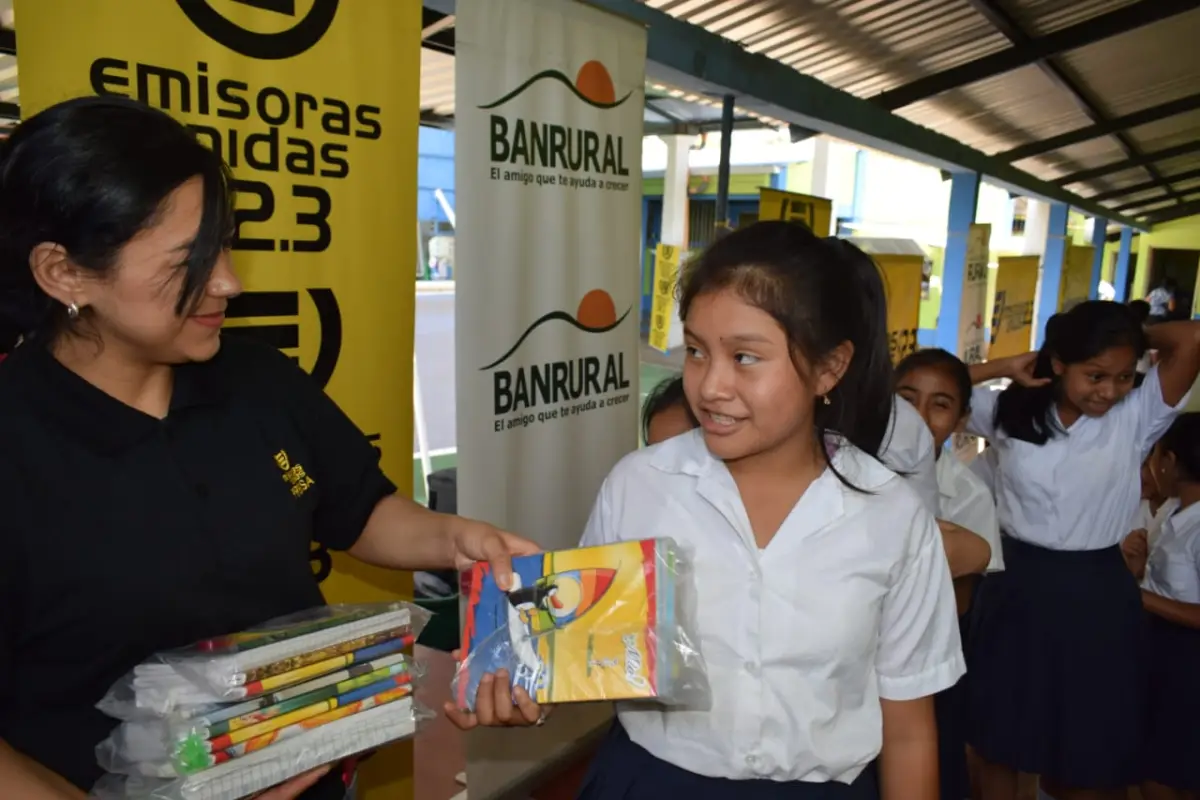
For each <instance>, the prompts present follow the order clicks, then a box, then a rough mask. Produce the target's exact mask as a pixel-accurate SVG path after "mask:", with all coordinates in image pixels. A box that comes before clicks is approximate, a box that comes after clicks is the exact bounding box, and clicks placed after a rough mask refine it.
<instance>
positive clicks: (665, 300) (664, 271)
mask: <svg viewBox="0 0 1200 800" xmlns="http://www.w3.org/2000/svg"><path fill="white" fill-rule="evenodd" d="M678 282H679V248H678V247H676V246H675V245H671V244H660V245H658V247H657V248H655V250H654V299H653V300H652V301H651V305H650V346H651V347H653V348H654V349H655V350H658V351H659V352H662V353H665V352H667V351H668V350H670V349H671V346H670V344H669V341H668V339H669V336H670V331H671V319H672V317H674V316H675V286H676V284H678Z"/></svg>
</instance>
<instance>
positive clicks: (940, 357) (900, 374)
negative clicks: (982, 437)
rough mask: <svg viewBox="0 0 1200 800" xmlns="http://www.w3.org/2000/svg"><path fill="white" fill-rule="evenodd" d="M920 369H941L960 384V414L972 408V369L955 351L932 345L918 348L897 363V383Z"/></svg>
mask: <svg viewBox="0 0 1200 800" xmlns="http://www.w3.org/2000/svg"><path fill="white" fill-rule="evenodd" d="M919 369H936V370H940V371H941V372H942V373H943V374H945V375H946V376H947V377H948V378H950V380H952V381H954V382H955V383H956V384H958V396H959V397H960V398H961V406H962V407H961V409H960V410H959V414H966V413H968V412H969V411H970V410H971V389H972V388H973V384H972V383H971V371H970V370H969V369H967V365H966V364H964V363H963V361H962V359H960V358H959V357H958V356H956V355H954V354H953V353H950V352H947V351H945V350H942V349H940V348H936V347H931V348H929V349H928V350H918V351H917V352H915V353H913V354H912V355H910V356H908V357H907V358H905V359H904V360H903V361H901V362H900V363H899V364H897V365H896V385H897V386H899V385H900V381H902V380H904V376H905V375H908V374H909V373H910V372H915V371H917V370H919Z"/></svg>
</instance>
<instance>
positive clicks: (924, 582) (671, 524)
mask: <svg viewBox="0 0 1200 800" xmlns="http://www.w3.org/2000/svg"><path fill="white" fill-rule="evenodd" d="M884 308H885V302H884V294H883V285H882V282H881V280H880V277H879V274H878V272H877V270H876V268H875V266H874V264H873V263H872V262H871V260H870V259H869V258H868V257H867V256H865V255H864V254H863V253H862V252H861V251H859V250H857V249H856V248H854V247H853V246H851V245H849V244H847V243H845V242H841V241H838V240H834V239H820V238H817V237H816V236H814V235H813V234H812V232H811V231H809V230H808V229H807V228H806V227H804V226H801V225H797V224H794V223H785V222H763V223H758V224H756V225H752V226H749V227H746V228H742V229H740V230H738V231H734V232H732V233H730V234H729V235H727V236H726V237H724V238H722V239H721V240H720V241H718V242H717V243H715V244H714V245H712V246H711V247H710V248H709V249H708V250H707V251H706V252H705V253H704V255H703V256H701V257H700V258H699V259H697V260H696V261H695V262H694V263H693V264H692V265H691V266H690V267H689V268H688V270H687V271H686V273H685V276H684V279H683V285H682V292H681V300H680V315H681V317H682V319H683V321H684V330H685V341H686V346H687V357H686V361H685V365H684V371H683V386H684V393H685V395H686V397H687V401H688V405H689V407H690V408H691V410H692V412H693V413H694V414H695V416H696V418H697V419H698V420H699V422H700V428H699V429H697V430H694V431H692V432H691V433H687V434H684V435H682V436H676V437H675V438H673V439H670V440H668V441H666V442H663V443H662V444H660V445H658V446H656V447H651V448H646V449H643V450H640V451H638V452H636V453H631V454H630V455H628V456H627V457H626V458H624V459H623V460H622V461H621V462H620V463H619V464H618V465H617V466H616V467H615V468H614V469H613V471H612V473H611V474H610V475H609V477H608V478H607V479H606V481H605V483H604V485H603V487H602V489H601V491H600V495H599V497H598V499H597V501H596V505H595V508H594V509H593V512H592V516H591V519H590V520H589V522H588V525H587V530H586V532H585V534H584V537H583V543H584V544H601V543H606V542H613V541H618V540H622V539H630V538H642V537H648V536H649V537H653V536H670V537H673V538H675V539H676V540H678V541H680V542H681V543H682V544H683V545H684V546H685V547H686V548H688V549H689V550H690V551H691V553H692V558H693V560H694V564H695V583H696V589H697V592H698V604H697V605H698V608H697V614H696V628H697V631H698V636H699V647H700V650H701V653H702V655H703V657H704V659H705V661H706V664H707V668H708V677H709V681H710V683H711V687H712V701H711V706H709V707H707V708H704V709H699V708H697V709H672V710H663V709H661V708H657V707H648V706H646V705H644V704H643V705H636V704H621V705H620V706H619V709H618V711H619V722H618V723H617V724H615V725H614V727H613V729H612V732H611V733H610V735H609V736H608V738H607V739H606V741H605V742H604V743H603V745H602V746H601V748H600V751H599V753H598V754H597V757H596V759H595V761H594V763H593V764H592V767H591V770H590V772H589V774H588V776H587V778H586V779H585V783H584V786H583V788H582V790H581V795H580V796H581V797H582V798H585V799H586V800H609V799H610V798H612V799H613V800H615V799H616V798H622V799H623V800H643V798H645V799H646V800H649V798H654V799H655V800H658V799H659V798H662V797H688V798H690V799H693V800H706V799H707V798H730V799H731V800H734V799H736V800H759V798H780V799H781V800H783V799H784V798H787V799H788V800H791V799H793V798H794V799H795V800H816V799H818V798H819V799H821V800H824V799H825V798H829V799H830V800H834V799H836V800H842V799H843V798H845V799H849V798H854V799H855V800H857V799H858V798H862V799H863V800H873V799H874V798H878V797H882V798H884V799H885V800H935V798H937V796H938V789H937V731H936V727H935V722H934V715H933V703H932V699H931V698H932V695H933V694H935V693H936V692H938V691H940V690H941V689H944V688H945V687H947V686H951V685H953V684H954V683H955V681H957V680H958V678H959V677H960V676H961V675H962V674H963V671H964V666H963V658H962V653H961V648H960V643H959V634H958V627H957V625H956V623H955V613H954V596H953V588H952V586H951V583H950V574H949V570H948V568H947V566H946V558H945V554H944V552H943V551H942V547H941V542H940V539H939V537H938V530H937V526H936V524H935V523H934V520H933V516H932V515H931V514H929V513H928V512H927V511H925V509H924V508H923V507H922V505H921V503H920V501H919V500H918V498H917V497H916V495H915V494H914V492H913V491H912V490H911V489H910V488H909V487H908V486H906V485H905V484H904V483H902V481H901V480H900V479H899V478H897V476H896V475H895V474H894V473H893V472H891V471H890V470H888V469H887V468H885V467H884V466H883V465H882V464H881V463H880V462H879V461H878V460H877V459H876V457H875V456H876V454H877V453H879V451H880V447H881V444H882V443H883V441H884V438H885V436H886V434H887V432H888V428H889V419H890V417H891V414H892V408H893V406H894V402H893V396H892V386H891V382H892V369H891V365H890V362H889V358H888V351H887V344H886V335H885V330H886V326H885V311H884ZM503 697H504V695H503V693H501V695H500V699H503ZM876 761H877V762H878V770H875V769H873V768H872V764H873V763H874V762H876Z"/></svg>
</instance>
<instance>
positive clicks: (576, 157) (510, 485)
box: [455, 0, 646, 798]
mask: <svg viewBox="0 0 1200 800" xmlns="http://www.w3.org/2000/svg"><path fill="white" fill-rule="evenodd" d="M456 16H457V22H456V25H455V41H456V59H455V60H456V65H455V67H456V80H455V87H456V103H455V105H456V123H455V128H456V131H457V141H456V146H455V159H456V164H455V167H456V183H455V188H456V193H455V194H456V197H457V203H458V208H457V212H458V219H457V226H456V242H455V253H456V258H457V265H456V266H457V274H456V276H455V278H456V283H457V285H456V289H455V291H456V307H455V320H456V321H455V336H456V344H455V358H456V367H455V369H456V379H457V390H456V394H457V423H458V424H457V440H458V511H459V513H461V514H464V515H467V516H471V517H475V518H478V519H483V520H487V521H488V522H491V523H493V524H496V525H499V526H501V527H503V528H505V529H507V530H511V531H514V532H516V533H520V534H522V535H524V536H528V537H529V538H531V539H534V540H536V541H537V542H538V543H539V544H541V545H542V546H543V547H545V548H546V549H557V548H568V547H574V546H575V545H576V544H577V543H578V541H579V536H580V535H581V534H582V532H583V528H584V525H585V523H586V522H587V517H588V514H589V513H590V511H591V508H592V504H593V503H594V502H595V499H596V494H597V492H598V491H599V489H600V485H601V483H602V482H603V480H604V478H605V476H606V475H607V474H608V472H609V470H611V469H612V467H613V465H614V464H616V462H617V461H618V460H619V459H620V458H621V457H622V456H624V455H625V454H626V453H628V452H630V451H632V450H634V449H636V448H637V446H638V425H637V420H638V411H639V409H638V405H639V396H638V330H639V324H638V323H639V303H640V286H639V278H640V276H639V271H638V264H639V263H640V257H641V252H640V248H641V243H640V238H641V215H642V117H643V104H644V102H645V99H644V82H645V64H646V32H645V29H644V28H643V27H642V26H640V25H637V24H634V23H631V22H629V21H628V20H625V19H623V18H620V17H617V16H613V15H610V14H608V13H605V12H602V11H598V10H596V9H595V8H592V7H589V6H585V5H582V4H579V3H576V2H572V0H503V2H499V1H498V0H458V3H457V5H456ZM572 711H573V712H574V713H568V714H556V715H555V717H554V719H553V720H552V721H551V724H550V725H547V726H546V728H545V729H543V730H542V731H539V732H538V734H540V735H534V739H533V740H529V741H523V742H521V743H519V744H517V745H514V743H513V742H512V741H511V740H512V739H513V738H514V737H511V736H503V735H501V736H487V735H485V734H482V733H481V734H473V735H472V737H471V741H470V742H469V743H468V764H469V767H468V779H469V782H470V792H471V797H472V798H475V797H476V795H479V796H480V797H481V798H485V797H488V796H491V795H492V794H494V793H496V792H499V791H502V790H503V789H504V788H505V787H506V786H511V785H512V782H513V781H515V780H519V778H520V776H521V775H523V774H528V773H529V772H530V771H531V770H534V769H537V767H538V766H539V763H538V762H541V761H543V760H545V759H548V758H554V757H555V756H556V755H559V754H561V752H562V748H564V747H568V746H569V745H570V742H571V741H572V740H574V739H576V738H578V737H579V736H580V735H582V734H584V733H586V732H587V731H588V730H589V729H591V728H594V727H595V726H596V725H597V724H603V723H604V722H605V721H606V715H607V713H608V712H607V710H606V709H604V708H602V707H599V706H597V707H593V708H592V709H590V710H588V709H581V710H579V711H577V712H575V710H572ZM584 712H587V713H584ZM552 729H553V730H552ZM530 733H532V732H530ZM501 734H503V731H501ZM515 738H517V739H521V740H525V739H527V738H528V737H527V736H522V737H515ZM535 740H536V741H535ZM514 747H516V751H515V752H508V751H512V750H513V748H514Z"/></svg>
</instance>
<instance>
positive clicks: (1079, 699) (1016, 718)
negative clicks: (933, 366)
mask: <svg viewBox="0 0 1200 800" xmlns="http://www.w3.org/2000/svg"><path fill="white" fill-rule="evenodd" d="M1147 347H1150V348H1153V349H1154V350H1156V351H1158V354H1159V360H1158V363H1157V364H1155V365H1154V366H1153V367H1152V368H1151V369H1150V371H1149V372H1148V373H1147V374H1146V377H1145V380H1144V382H1143V383H1142V384H1141V385H1140V386H1138V387H1137V388H1136V389H1135V388H1134V383H1135V375H1136V364H1137V361H1138V359H1139V358H1140V357H1141V355H1142V354H1143V352H1144V351H1145V350H1146V348H1147ZM970 369H971V378H972V380H973V381H974V382H975V383H980V382H984V381H988V380H992V379H996V378H1011V379H1012V380H1013V383H1012V384H1011V385H1010V386H1008V388H1006V389H1005V390H1004V391H1003V392H1000V393H995V392H992V391H990V390H987V389H983V388H977V389H976V390H975V392H974V395H973V397H972V414H971V421H970V423H969V425H968V431H969V432H971V433H974V434H976V435H980V436H984V437H986V438H988V439H989V441H990V442H991V444H992V446H993V448H994V449H995V450H996V452H997V458H998V460H999V470H998V480H997V497H996V501H997V510H998V514H999V518H1000V527H1001V531H1002V532H1003V551H1004V561H1005V569H1004V571H1003V572H1000V573H997V574H996V575H993V576H989V577H988V579H987V580H986V581H984V582H983V586H982V588H981V590H980V593H979V597H978V598H977V600H976V602H977V603H978V605H979V611H978V614H977V616H976V627H975V628H974V629H973V631H972V636H971V640H970V642H971V652H970V653H969V654H968V657H969V661H970V664H971V668H972V674H971V680H970V681H969V683H968V695H969V704H968V705H969V713H968V728H969V730H968V741H969V742H970V744H971V745H972V746H973V747H974V749H975V750H976V751H977V752H978V753H979V755H980V757H981V758H982V759H983V761H984V762H985V764H984V768H983V775H982V783H983V792H984V798H985V800H1002V799H1003V800H1012V798H1013V797H1015V795H1016V775H1017V772H1027V773H1033V774H1038V775H1040V776H1041V779H1042V786H1043V788H1044V789H1045V790H1046V791H1047V793H1049V794H1051V795H1052V796H1053V797H1055V798H1057V800H1076V799H1077V798H1078V799H1079V800H1084V799H1086V800H1092V799H1093V798H1104V799H1107V798H1114V800H1115V798H1122V800H1123V798H1124V797H1125V791H1126V787H1127V786H1129V785H1131V784H1133V783H1136V782H1137V781H1138V780H1139V776H1140V759H1141V751H1142V742H1143V738H1144V737H1143V731H1144V720H1145V711H1146V704H1145V691H1144V689H1145V680H1144V678H1145V675H1144V663H1143V660H1142V657H1143V650H1142V648H1141V647H1140V646H1139V643H1140V642H1141V641H1142V636H1143V632H1144V624H1145V619H1144V615H1143V611H1142V595H1141V592H1140V591H1139V590H1138V587H1137V584H1136V582H1135V580H1134V579H1133V578H1132V576H1131V575H1130V573H1129V570H1128V568H1127V567H1126V564H1125V559H1124V557H1123V554H1122V548H1121V544H1122V542H1123V541H1124V540H1125V539H1126V537H1127V536H1128V534H1129V529H1128V523H1129V520H1130V519H1132V518H1133V516H1134V513H1135V511H1136V510H1137V506H1138V502H1139V486H1138V481H1137V480H1136V476H1137V475H1138V474H1139V470H1140V468H1141V464H1142V462H1143V461H1144V460H1145V458H1146V457H1147V456H1148V455H1149V453H1150V450H1151V448H1152V447H1153V445H1154V442H1155V441H1157V440H1158V438H1159V437H1160V436H1161V435H1162V434H1163V433H1164V432H1165V431H1166V430H1167V428H1168V427H1170V425H1171V423H1172V422H1173V421H1174V420H1175V418H1176V417H1178V416H1179V414H1180V413H1181V412H1182V409H1183V407H1184V405H1185V402H1186V400H1187V396H1188V393H1189V391H1190V390H1191V387H1192V384H1193V383H1194V382H1195V380H1196V376H1197V373H1198V372H1200V324H1197V323H1194V322H1166V323H1161V324H1157V325H1153V326H1150V327H1147V328H1144V329H1143V326H1142V325H1141V324H1140V323H1139V321H1138V320H1137V319H1136V318H1135V317H1134V316H1133V314H1132V312H1130V310H1129V309H1128V308H1126V307H1125V306H1122V305H1120V304H1117V303H1111V302H1103V301H1089V302H1085V303H1081V304H1080V305H1078V306H1076V307H1074V308H1073V309H1071V310H1070V311H1068V312H1066V313H1063V314H1059V315H1057V316H1055V317H1054V318H1052V319H1051V320H1050V323H1049V324H1048V325H1047V326H1046V337H1045V344H1044V345H1043V347H1042V349H1041V350H1040V351H1039V352H1037V353H1029V354H1025V355H1022V356H1016V357H1013V358H1007V359H998V360H996V361H991V362H987V363H984V364H976V365H972V366H971V368H970ZM1114 687H1120V690H1114Z"/></svg>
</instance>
